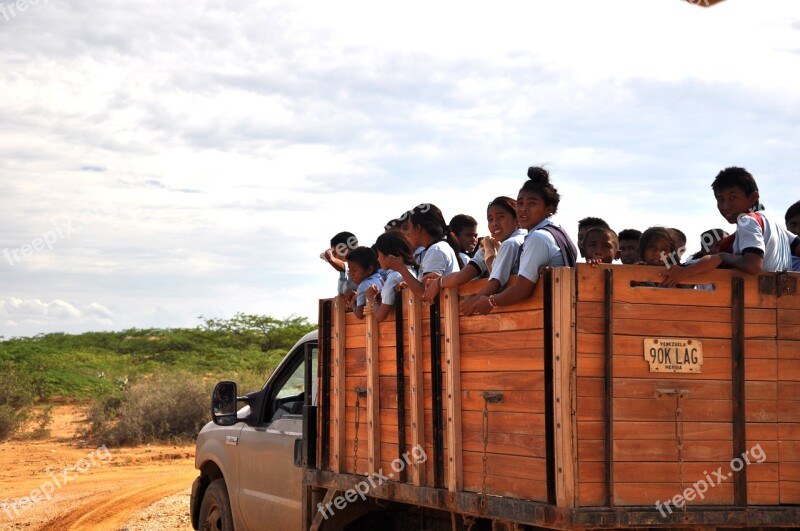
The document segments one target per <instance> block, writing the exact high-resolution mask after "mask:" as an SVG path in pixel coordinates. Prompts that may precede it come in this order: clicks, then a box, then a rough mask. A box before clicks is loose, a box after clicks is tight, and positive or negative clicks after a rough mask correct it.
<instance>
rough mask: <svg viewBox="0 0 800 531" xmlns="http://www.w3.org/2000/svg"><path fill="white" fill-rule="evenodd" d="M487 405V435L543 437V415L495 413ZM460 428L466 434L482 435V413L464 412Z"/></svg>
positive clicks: (491, 405)
mask: <svg viewBox="0 0 800 531" xmlns="http://www.w3.org/2000/svg"><path fill="white" fill-rule="evenodd" d="M495 405H497V404H489V433H522V434H533V435H537V436H538V435H540V436H544V433H545V432H544V415H543V414H535V413H508V412H505V411H496V410H495V409H494V406H495ZM461 426H462V429H463V430H464V433H465V434H466V433H467V432H468V431H472V432H475V433H482V431H483V412H482V411H464V412H463V413H462V418H461Z"/></svg>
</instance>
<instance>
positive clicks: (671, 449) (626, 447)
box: [613, 439, 733, 473]
mask: <svg viewBox="0 0 800 531" xmlns="http://www.w3.org/2000/svg"><path fill="white" fill-rule="evenodd" d="M613 448H614V461H615V464H614V466H615V467H616V466H617V465H618V464H619V462H620V461H633V462H642V461H677V460H678V450H677V447H676V445H675V442H674V440H672V441H661V442H656V441H652V440H646V439H640V440H615V441H614V444H613ZM732 453H733V452H732V449H731V441H725V440H721V441H692V443H691V444H685V445H684V447H683V459H684V461H703V462H710V461H714V462H718V465H717V466H719V465H722V464H725V466H727V463H728V462H729V461H730V458H731V455H732ZM615 472H616V471H615ZM640 473H642V472H641V471H640Z"/></svg>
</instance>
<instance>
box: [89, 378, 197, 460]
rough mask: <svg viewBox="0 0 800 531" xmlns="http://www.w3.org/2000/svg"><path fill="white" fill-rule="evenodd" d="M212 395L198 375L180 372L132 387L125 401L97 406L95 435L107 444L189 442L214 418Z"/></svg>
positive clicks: (94, 410) (93, 414)
mask: <svg viewBox="0 0 800 531" xmlns="http://www.w3.org/2000/svg"><path fill="white" fill-rule="evenodd" d="M210 409H211V392H210V390H209V388H208V384H206V383H204V382H203V381H202V379H201V378H199V377H198V376H195V375H192V374H190V373H187V372H182V371H176V372H168V373H161V374H157V375H154V376H152V377H150V378H145V379H143V380H140V381H139V382H137V383H135V384H134V385H132V386H131V387H130V388H128V389H127V390H126V391H125V394H124V395H123V396H122V398H111V399H106V400H104V401H102V402H99V403H96V404H95V406H94V407H93V408H92V410H91V411H90V414H89V417H90V421H91V424H92V428H91V434H92V436H93V437H94V438H97V439H98V440H102V441H103V442H104V443H105V444H114V445H132V444H142V443H149V442H158V441H160V442H187V441H193V440H194V439H195V438H196V437H197V433H198V432H199V431H200V428H202V427H203V426H204V425H205V423H206V422H208V421H209V420H210V419H211V416H210Z"/></svg>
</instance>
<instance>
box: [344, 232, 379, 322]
mask: <svg viewBox="0 0 800 531" xmlns="http://www.w3.org/2000/svg"><path fill="white" fill-rule="evenodd" d="M347 266H348V269H349V270H350V280H352V281H353V282H354V283H355V284H357V285H358V288H357V289H356V302H355V304H354V305H353V313H354V314H355V316H356V317H358V318H359V319H363V318H364V306H366V304H367V289H368V288H369V287H370V286H372V285H373V284H374V285H376V286H378V288H381V287H383V279H381V275H380V273H378V268H379V267H380V266H379V265H378V255H377V254H375V251H373V250H372V249H370V248H369V247H356V248H355V249H353V250H352V251H350V253H349V254H348V255H347Z"/></svg>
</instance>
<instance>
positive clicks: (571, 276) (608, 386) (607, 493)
mask: <svg viewBox="0 0 800 531" xmlns="http://www.w3.org/2000/svg"><path fill="white" fill-rule="evenodd" d="M659 270H660V268H651V267H644V266H601V267H596V268H595V267H590V266H588V265H584V264H581V265H579V266H578V267H577V268H574V269H570V268H558V269H555V270H554V271H552V272H551V273H549V274H547V275H545V276H544V277H543V278H542V279H541V280H540V282H539V284H537V286H536V289H535V292H534V294H533V296H532V297H531V298H530V299H528V300H527V301H524V302H523V303H520V304H517V305H514V306H511V307H503V308H497V309H495V310H494V311H493V312H492V313H490V314H489V315H487V316H460V315H459V314H458V306H459V303H460V302H461V301H463V300H464V299H465V298H467V297H470V296H472V295H473V294H474V293H476V292H477V291H478V290H479V289H480V288H481V287H482V286H483V283H484V281H476V282H472V283H470V284H468V285H466V286H462V287H461V288H460V289H448V290H445V291H444V292H443V293H442V294H441V295H440V299H439V302H438V304H437V305H436V306H435V307H433V308H432V307H431V306H428V305H423V304H422V303H421V301H419V300H416V299H415V298H414V297H413V296H412V295H411V294H410V293H408V292H404V293H403V295H402V296H399V297H398V299H400V300H401V301H402V302H401V303H400V304H401V308H399V309H398V312H397V313H396V315H394V316H392V317H390V318H389V319H388V320H386V321H384V322H382V323H377V322H376V321H375V320H374V318H373V317H372V316H367V318H366V320H364V321H359V320H358V319H356V318H355V317H354V315H353V314H351V313H344V312H343V311H341V308H342V306H341V303H340V301H336V300H334V301H322V302H321V308H322V305H325V304H327V305H329V307H332V308H333V310H332V313H333V315H332V318H331V319H329V320H328V321H326V322H328V323H330V325H329V326H328V328H327V329H326V328H325V327H324V326H323V323H320V324H321V327H320V333H321V337H322V338H328V340H329V344H330V345H331V354H330V356H328V357H325V356H322V357H321V358H320V359H321V363H327V366H325V367H323V366H320V367H319V368H318V370H319V375H320V376H321V377H326V378H328V380H327V381H328V382H329V383H328V385H322V386H321V387H320V389H322V390H323V395H324V393H325V390H328V392H329V395H330V396H322V397H321V400H320V407H321V408H322V409H323V410H324V411H323V413H322V414H320V415H318V416H317V418H318V419H321V420H320V426H319V429H318V430H317V433H319V434H320V436H321V437H324V440H323V439H320V440H319V441H318V442H317V445H316V448H317V452H318V460H317V462H318V463H322V466H321V467H320V469H308V470H306V475H305V477H306V482H307V484H308V485H313V486H319V487H328V488H339V487H342V486H343V485H348V484H351V483H355V482H357V481H359V477H361V479H363V476H364V475H368V474H369V475H371V476H374V474H375V473H376V472H381V473H382V475H383V476H384V477H388V478H389V484H388V485H383V486H377V487H376V488H374V489H371V490H370V492H369V494H368V496H371V497H375V498H382V499H388V500H393V501H397V502H402V503H406V504H408V503H411V504H415V505H420V506H425V507H432V508H438V509H443V510H448V511H452V512H456V513H461V514H468V515H474V516H484V517H487V518H492V519H496V520H502V521H505V522H514V523H519V524H528V525H538V526H545V527H553V528H563V529H567V528H573V527H607V528H609V527H641V526H671V527H675V526H679V525H710V523H714V522H719V524H720V525H722V524H724V523H726V522H730V525H731V526H745V525H770V526H789V525H791V524H797V523H799V522H800V295H798V294H797V293H796V285H797V279H798V277H800V275H797V274H794V273H782V274H763V275H759V276H749V275H745V274H743V273H740V272H735V271H722V270H719V271H715V272H712V273H710V274H707V275H704V276H701V277H696V278H692V279H691V281H692V282H693V283H696V284H697V285H701V288H700V289H669V288H661V287H656V286H655V284H657V283H658V282H659V277H658V276H657V273H658V271H659ZM793 286H794V288H793ZM321 315H322V313H321ZM659 349H660V350H659ZM648 356H651V359H650V362H653V361H654V360H656V358H660V360H659V363H655V364H654V363H650V362H648ZM357 389H359V390H361V393H358V392H357ZM401 410H402V412H403V414H402V415H400V414H399V412H400V411H401ZM322 419H327V422H328V424H329V425H328V428H327V429H322V428H323V426H322V423H323V422H324V421H323V420H322ZM356 420H358V429H356ZM412 450H415V451H414V452H412ZM423 452H424V453H423ZM421 455H422V456H424V458H421V457H420V456H421ZM415 456H416V459H415ZM392 485H394V486H392ZM659 504H660V505H659ZM684 504H685V507H684Z"/></svg>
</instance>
